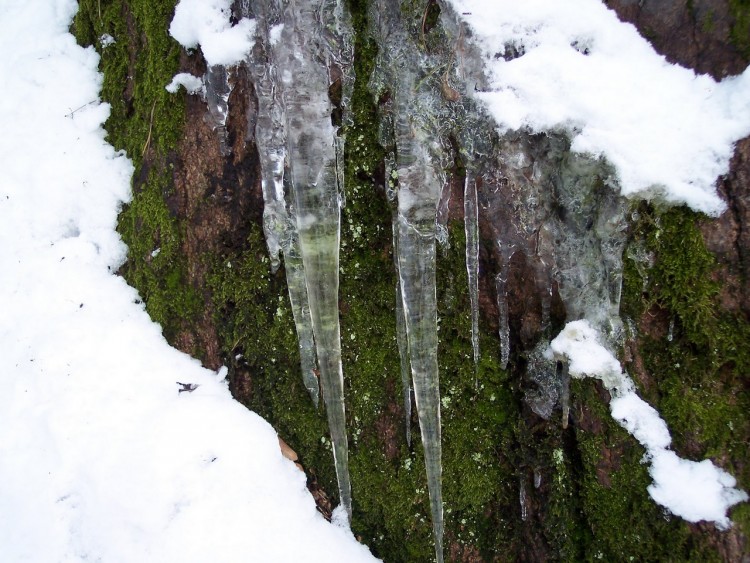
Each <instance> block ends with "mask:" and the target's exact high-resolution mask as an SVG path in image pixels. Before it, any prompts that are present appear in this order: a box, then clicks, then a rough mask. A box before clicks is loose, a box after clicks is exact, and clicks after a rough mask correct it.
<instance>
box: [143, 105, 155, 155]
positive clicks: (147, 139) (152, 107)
mask: <svg viewBox="0 0 750 563" xmlns="http://www.w3.org/2000/svg"><path fill="white" fill-rule="evenodd" d="M155 109H156V100H154V105H152V106H151V118H150V119H149V123H148V137H146V143H145V144H144V145H143V152H142V153H141V156H144V155H145V154H146V151H147V150H148V146H149V144H151V132H152V131H153V129H154V110H155Z"/></svg>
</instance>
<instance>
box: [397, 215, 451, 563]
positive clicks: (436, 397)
mask: <svg viewBox="0 0 750 563" xmlns="http://www.w3.org/2000/svg"><path fill="white" fill-rule="evenodd" d="M398 229H399V230H398V238H399V279H400V281H401V292H402V293H401V295H402V300H403V306H404V317H405V320H406V331H407V336H408V341H409V355H410V357H411V372H412V377H413V380H414V397H415V399H416V403H417V413H418V414H419V427H420V430H421V433H422V446H423V448H424V457H425V469H426V471H427V486H428V489H429V493H430V509H431V512H432V529H433V535H434V538H435V552H436V557H437V560H438V561H439V562H441V563H442V561H443V495H442V485H441V475H442V462H441V457H442V453H441V450H442V447H441V438H440V436H441V431H440V387H439V381H438V361H437V344H438V337H437V297H436V290H435V233H434V231H432V230H430V231H428V232H426V233H424V232H419V230H417V229H416V228H415V227H414V226H412V225H410V224H409V223H408V222H407V221H406V219H404V217H403V216H399V220H398Z"/></svg>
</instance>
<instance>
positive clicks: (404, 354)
mask: <svg viewBox="0 0 750 563" xmlns="http://www.w3.org/2000/svg"><path fill="white" fill-rule="evenodd" d="M398 257H399V252H398V215H394V217H393V262H394V266H395V268H396V274H397V275H398ZM396 339H397V342H398V354H399V357H400V359H401V389H402V390H403V397H404V419H405V420H404V423H405V428H406V443H407V444H408V445H409V446H410V447H411V365H410V363H409V342H408V339H407V336H406V319H405V318H404V302H403V297H402V295H401V280H400V276H399V280H398V281H397V282H396Z"/></svg>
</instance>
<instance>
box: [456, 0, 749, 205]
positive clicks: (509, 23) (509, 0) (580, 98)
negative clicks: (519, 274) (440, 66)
mask: <svg viewBox="0 0 750 563" xmlns="http://www.w3.org/2000/svg"><path fill="white" fill-rule="evenodd" d="M450 3H451V4H452V5H453V7H454V9H455V10H456V12H457V13H458V14H460V16H459V17H460V18H462V19H463V20H464V21H465V22H466V23H467V24H468V25H469V27H470V28H471V30H472V32H473V33H472V37H473V41H474V42H475V43H476V44H477V45H478V47H479V48H480V50H481V52H482V54H483V57H484V60H485V66H486V71H487V80H488V88H487V89H486V91H483V92H477V93H476V94H475V95H476V97H477V98H479V99H480V100H481V101H482V102H483V103H484V104H485V105H486V107H487V108H488V109H489V111H490V113H491V114H492V115H493V116H494V118H495V119H496V121H497V123H498V124H499V127H500V129H501V130H507V129H520V128H529V129H531V130H532V131H535V132H545V131H552V130H565V131H567V132H568V133H569V134H570V135H571V138H572V140H573V147H572V148H573V150H575V151H578V152H582V153H590V154H594V155H603V156H605V157H606V158H607V160H608V161H610V162H611V163H612V164H613V165H614V166H615V167H616V169H617V172H618V176H619V185H620V190H621V191H622V193H623V195H625V196H628V197H643V198H647V199H651V198H658V199H663V200H665V201H667V202H670V203H686V204H687V205H689V206H690V207H692V208H693V209H696V210H698V211H703V212H705V213H708V214H710V215H718V214H720V213H721V212H722V211H723V210H724V208H725V204H724V203H723V202H722V201H721V200H720V199H719V197H718V196H717V195H716V190H715V188H714V182H715V181H716V178H717V177H718V176H720V175H722V174H725V173H726V172H727V171H728V169H729V160H730V158H731V157H732V154H733V150H734V149H733V144H734V143H735V142H736V141H737V140H739V139H741V138H743V137H745V136H747V135H748V134H750V70H746V71H745V72H744V73H743V74H742V75H740V76H737V77H732V78H728V79H725V80H723V81H722V82H720V83H717V82H716V81H714V80H713V79H712V78H710V77H709V76H704V75H696V74H695V73H694V72H692V71H690V70H687V69H685V68H682V67H680V66H677V65H671V64H669V63H667V62H666V61H665V59H664V58H663V57H661V56H660V55H658V54H657V53H656V52H655V51H654V50H653V48H652V47H651V45H650V44H649V43H648V42H647V41H646V40H645V39H643V38H642V37H641V36H640V35H638V33H637V31H636V29H635V27H633V26H632V25H630V24H623V23H621V22H620V21H619V20H618V19H617V16H616V14H615V13H614V12H613V11H611V10H609V9H607V7H606V6H605V5H604V4H603V3H601V2H599V1H598V0H569V1H567V2H550V1H548V0H525V1H524V2H516V1H514V0H451V2H450Z"/></svg>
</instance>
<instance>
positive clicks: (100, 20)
mask: <svg viewBox="0 0 750 563" xmlns="http://www.w3.org/2000/svg"><path fill="white" fill-rule="evenodd" d="M174 5H175V1H174V0H129V1H127V2H117V1H114V0H81V2H79V9H78V13H77V15H76V18H75V20H74V22H73V26H72V32H73V33H74V35H75V36H76V38H77V39H78V41H79V42H80V43H81V44H83V45H93V46H94V47H95V48H96V49H97V51H98V52H99V54H100V56H101V59H100V63H99V68H100V70H101V71H102V73H103V75H104V82H103V84H102V94H101V96H102V98H103V99H104V100H105V101H106V102H108V103H109V104H110V106H111V112H110V116H109V119H108V120H107V122H106V124H105V128H106V130H107V133H108V140H109V142H110V143H112V144H113V145H114V146H115V148H117V149H122V150H125V151H126V153H127V155H128V157H130V158H131V159H132V160H133V163H134V165H135V168H136V173H135V175H134V178H135V180H134V183H135V186H134V194H133V200H132V202H131V203H130V204H129V205H127V206H126V207H125V209H124V210H123V213H122V214H121V216H120V220H119V225H118V230H119V232H120V233H121V235H122V237H123V240H124V241H125V243H126V244H127V245H128V247H129V249H130V251H129V254H128V261H127V263H126V264H125V265H124V266H123V268H122V274H123V275H124V277H125V279H126V280H127V281H128V283H130V284H131V285H133V286H134V287H136V288H138V290H139V291H140V293H141V296H142V297H143V300H144V302H145V303H146V308H147V310H148V312H149V314H150V315H151V317H152V318H153V319H154V320H155V321H156V322H158V323H160V324H161V325H162V327H163V329H164V332H165V335H166V336H167V337H168V338H170V339H171V338H173V337H174V336H175V335H176V333H177V332H178V331H179V330H180V329H182V328H186V327H188V326H189V325H190V323H191V319H193V318H195V316H196V315H197V314H198V312H199V310H200V308H201V304H202V299H203V298H202V296H201V295H200V293H199V292H198V291H197V290H196V288H194V287H192V286H191V285H190V283H188V276H187V267H186V259H185V257H184V255H183V254H182V252H181V240H182V238H181V237H182V235H183V233H182V230H183V226H182V225H180V222H179V221H178V220H177V218H176V217H175V215H174V214H173V213H172V212H171V211H170V210H169V208H168V206H167V202H166V200H167V198H168V197H169V195H171V193H172V190H173V180H172V172H171V167H170V166H169V164H168V155H169V154H170V153H171V152H172V151H174V150H175V148H176V146H177V143H178V141H179V138H180V134H181V131H182V123H183V121H184V114H185V105H184V97H182V96H174V95H171V94H169V93H168V92H167V91H166V90H165V89H164V87H165V86H166V85H167V84H168V83H169V82H170V80H171V78H172V76H173V75H174V74H175V73H176V72H177V68H178V57H179V45H178V44H177V43H176V42H175V41H174V40H172V39H171V38H170V37H169V35H168V33H167V30H168V28H169V22H170V20H171V18H172V14H173V12H174ZM105 34H108V35H111V36H112V37H113V38H114V40H115V42H114V43H113V44H110V45H108V46H106V47H102V45H101V43H100V38H101V37H102V36H103V35H105Z"/></svg>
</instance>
